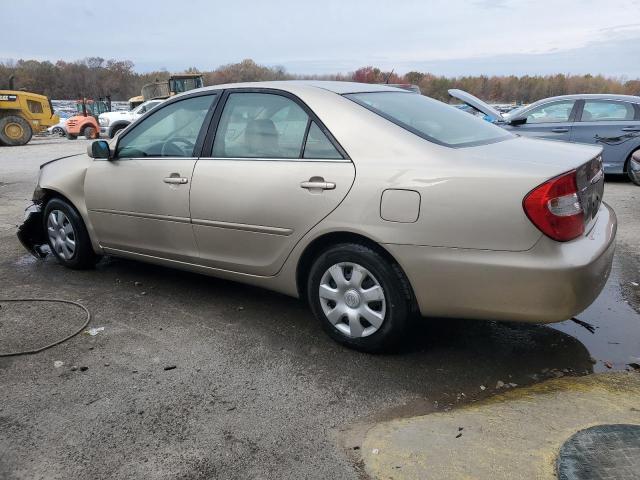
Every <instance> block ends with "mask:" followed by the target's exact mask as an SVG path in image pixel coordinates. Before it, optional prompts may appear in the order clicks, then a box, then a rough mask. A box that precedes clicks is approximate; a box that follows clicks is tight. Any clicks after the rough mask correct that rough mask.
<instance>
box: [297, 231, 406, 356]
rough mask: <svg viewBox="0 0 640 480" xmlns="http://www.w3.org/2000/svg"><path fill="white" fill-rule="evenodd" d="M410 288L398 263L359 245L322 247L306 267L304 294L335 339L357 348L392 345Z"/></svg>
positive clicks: (397, 336) (402, 322)
mask: <svg viewBox="0 0 640 480" xmlns="http://www.w3.org/2000/svg"><path fill="white" fill-rule="evenodd" d="M410 292H411V289H410V287H409V283H408V281H407V279H406V277H405V275H404V273H403V272H402V270H401V269H400V267H399V266H398V265H397V264H395V263H392V262H390V261H389V260H387V259H386V258H385V257H383V256H382V255H380V254H379V253H378V252H377V251H375V250H373V249H371V248H369V247H367V246H365V245H360V244H353V243H347V244H341V245H336V246H334V247H331V248H330V249H328V250H326V251H324V252H323V253H322V254H321V255H320V256H319V257H318V258H317V260H316V261H315V262H314V264H313V266H312V267H311V271H310V274H309V279H308V284H307V296H308V300H309V304H310V306H311V309H312V311H313V313H314V315H315V316H316V317H317V318H318V319H319V320H320V322H321V324H322V326H323V328H324V330H325V331H326V332H327V333H328V334H329V336H331V337H332V338H333V339H334V340H336V341H337V342H339V343H341V344H343V345H346V346H348V347H350V348H354V349H356V350H362V351H366V352H380V351H386V350H390V349H393V348H394V347H395V346H396V345H397V344H398V342H399V341H400V340H401V339H402V338H403V336H404V333H405V331H406V329H407V326H408V324H409V321H410V314H411V298H412V296H411V293H410Z"/></svg>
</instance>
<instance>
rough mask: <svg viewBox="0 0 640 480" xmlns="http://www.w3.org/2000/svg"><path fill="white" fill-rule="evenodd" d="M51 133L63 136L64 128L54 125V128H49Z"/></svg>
mask: <svg viewBox="0 0 640 480" xmlns="http://www.w3.org/2000/svg"><path fill="white" fill-rule="evenodd" d="M51 134H52V135H57V136H59V137H64V135H65V134H64V130H63V129H62V128H60V127H55V128H54V129H52V130H51Z"/></svg>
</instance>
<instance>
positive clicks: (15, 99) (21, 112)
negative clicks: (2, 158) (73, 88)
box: [0, 77, 60, 147]
mask: <svg viewBox="0 0 640 480" xmlns="http://www.w3.org/2000/svg"><path fill="white" fill-rule="evenodd" d="M59 122H60V118H59V117H58V116H57V115H54V113H53V106H52V105H51V101H50V100H49V99H48V98H47V97H45V96H44V95H38V94H37V93H31V92H23V91H21V90H14V88H13V77H10V78H9V89H8V90H0V145H6V146H11V147H13V146H18V145H25V144H27V143H29V140H31V137H32V136H33V134H34V133H40V132H44V131H45V130H46V129H47V128H49V127H50V126H52V125H56V124H57V123H59Z"/></svg>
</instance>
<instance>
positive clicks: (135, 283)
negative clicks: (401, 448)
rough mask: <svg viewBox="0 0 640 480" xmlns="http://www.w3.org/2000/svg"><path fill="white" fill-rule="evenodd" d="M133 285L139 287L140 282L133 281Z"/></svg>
mask: <svg viewBox="0 0 640 480" xmlns="http://www.w3.org/2000/svg"><path fill="white" fill-rule="evenodd" d="M133 285H134V286H135V287H141V286H142V282H133Z"/></svg>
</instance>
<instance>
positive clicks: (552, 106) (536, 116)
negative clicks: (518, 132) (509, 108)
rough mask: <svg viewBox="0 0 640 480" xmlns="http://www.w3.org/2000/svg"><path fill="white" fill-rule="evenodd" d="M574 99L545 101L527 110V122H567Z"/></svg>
mask: <svg viewBox="0 0 640 480" xmlns="http://www.w3.org/2000/svg"><path fill="white" fill-rule="evenodd" d="M575 103H576V102H575V100H566V101H561V102H552V103H545V104H544V105H540V106H539V107H536V108H533V109H532V110H529V112H527V123H557V122H568V121H569V117H571V110H573V105H574V104H575Z"/></svg>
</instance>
